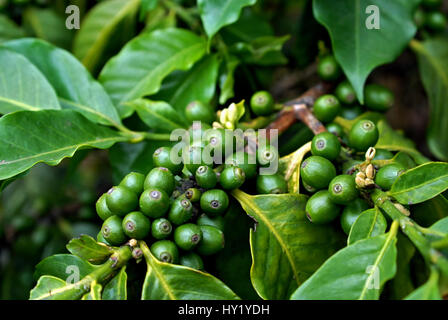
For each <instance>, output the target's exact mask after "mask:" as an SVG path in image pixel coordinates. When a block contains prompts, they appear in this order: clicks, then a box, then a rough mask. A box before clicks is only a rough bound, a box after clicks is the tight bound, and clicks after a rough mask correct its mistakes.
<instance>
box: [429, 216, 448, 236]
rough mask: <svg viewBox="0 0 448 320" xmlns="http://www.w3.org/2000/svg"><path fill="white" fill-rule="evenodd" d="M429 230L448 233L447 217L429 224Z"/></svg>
mask: <svg viewBox="0 0 448 320" xmlns="http://www.w3.org/2000/svg"><path fill="white" fill-rule="evenodd" d="M431 230H435V231H440V232H443V233H446V234H448V217H447V218H443V219H441V220H439V221H437V222H436V223H434V224H433V225H432V226H431Z"/></svg>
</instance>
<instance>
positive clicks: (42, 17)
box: [23, 7, 74, 49]
mask: <svg viewBox="0 0 448 320" xmlns="http://www.w3.org/2000/svg"><path fill="white" fill-rule="evenodd" d="M23 24H24V27H25V28H26V29H27V30H29V33H30V34H32V35H34V36H36V37H37V38H40V39H43V40H46V41H48V42H50V43H52V44H54V45H56V46H58V47H61V48H64V49H70V47H71V41H72V38H73V35H74V33H73V31H71V30H69V29H67V27H66V26H65V17H64V16H60V15H58V14H57V13H56V12H55V11H54V10H53V9H40V8H36V7H28V8H26V10H25V11H24V12H23Z"/></svg>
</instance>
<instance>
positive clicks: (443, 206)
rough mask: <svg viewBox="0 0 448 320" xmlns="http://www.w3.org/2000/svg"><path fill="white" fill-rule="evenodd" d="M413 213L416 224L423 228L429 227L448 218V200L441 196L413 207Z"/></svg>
mask: <svg viewBox="0 0 448 320" xmlns="http://www.w3.org/2000/svg"><path fill="white" fill-rule="evenodd" d="M411 211H412V219H413V220H414V221H415V222H417V223H418V224H419V225H420V226H422V227H429V226H430V225H432V224H433V223H436V222H437V221H439V220H441V219H443V218H445V217H447V216H448V200H447V199H446V198H445V197H444V196H443V195H441V194H439V195H438V196H437V197H434V198H432V199H429V200H428V201H424V202H422V203H419V204H417V205H415V206H412V207H411ZM447 233H448V231H447Z"/></svg>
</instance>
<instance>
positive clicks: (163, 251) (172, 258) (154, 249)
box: [150, 240, 179, 264]
mask: <svg viewBox="0 0 448 320" xmlns="http://www.w3.org/2000/svg"><path fill="white" fill-rule="evenodd" d="M150 250H151V253H152V254H153V255H154V256H155V257H156V258H157V260H159V261H162V262H166V263H174V264H175V263H178V261H179V249H177V246H176V245H175V244H174V242H173V241H170V240H159V241H156V242H154V243H153V244H152V246H151V248H150Z"/></svg>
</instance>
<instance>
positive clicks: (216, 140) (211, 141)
mask: <svg viewBox="0 0 448 320" xmlns="http://www.w3.org/2000/svg"><path fill="white" fill-rule="evenodd" d="M203 139H204V144H205V146H207V147H208V149H211V151H212V154H213V155H215V156H216V157H217V156H218V153H220V154H221V156H222V157H223V158H224V157H225V155H226V144H228V146H227V147H228V148H230V150H233V140H232V138H231V137H230V135H228V134H226V131H225V130H224V129H221V128H216V129H213V130H207V131H206V132H205V134H204V138H203ZM228 139H231V140H230V141H227V140H228ZM227 142H228V143H227Z"/></svg>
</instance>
